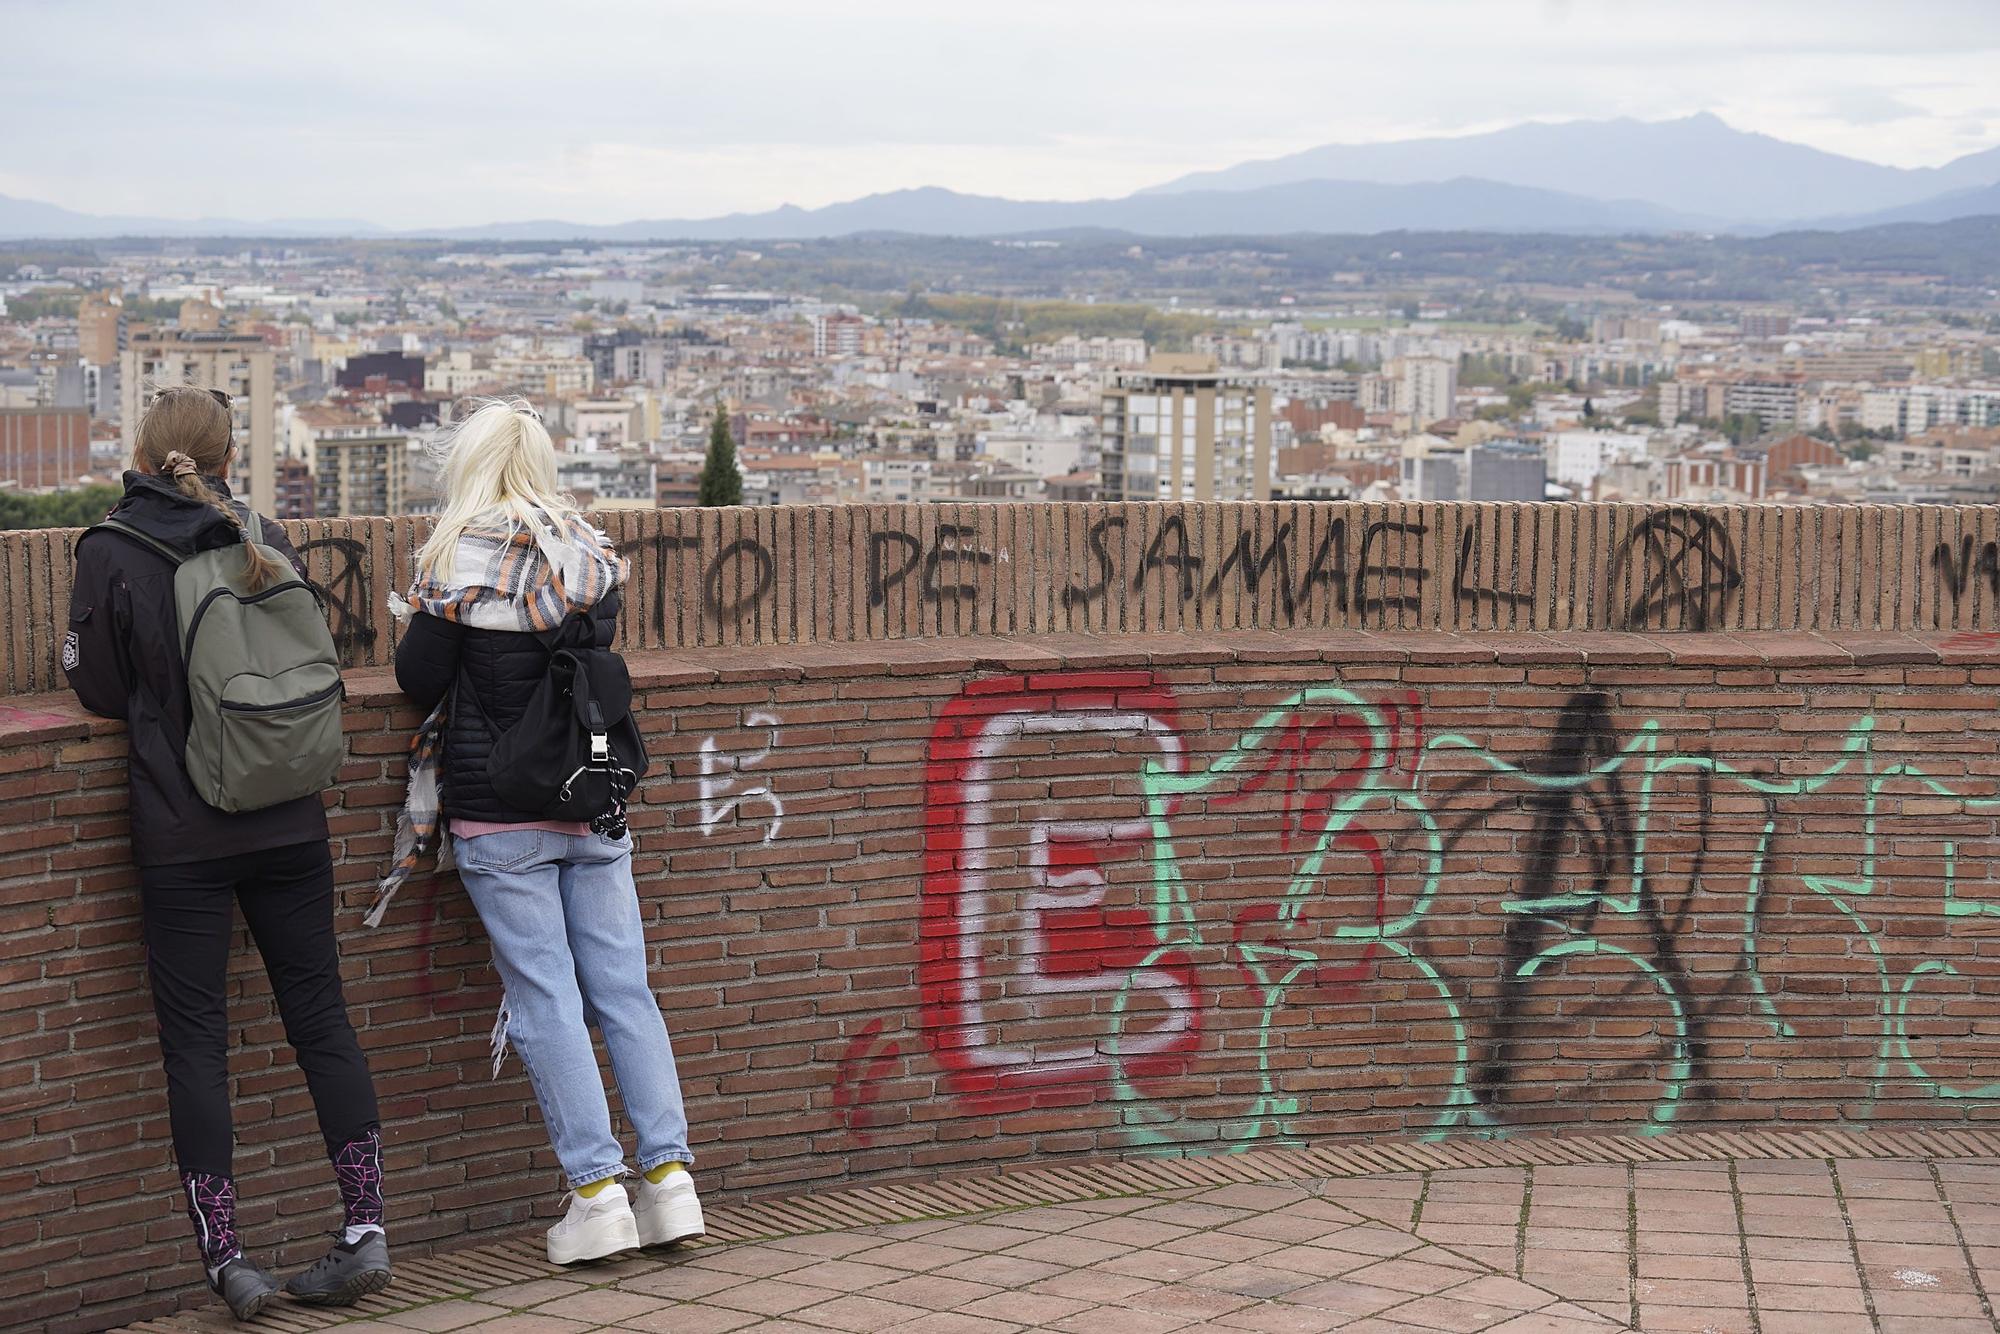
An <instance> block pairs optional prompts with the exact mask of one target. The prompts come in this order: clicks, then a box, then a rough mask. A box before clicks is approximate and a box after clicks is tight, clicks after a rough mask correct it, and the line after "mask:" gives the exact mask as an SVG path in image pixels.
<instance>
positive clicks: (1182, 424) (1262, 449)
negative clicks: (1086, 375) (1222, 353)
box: [1099, 355, 1277, 500]
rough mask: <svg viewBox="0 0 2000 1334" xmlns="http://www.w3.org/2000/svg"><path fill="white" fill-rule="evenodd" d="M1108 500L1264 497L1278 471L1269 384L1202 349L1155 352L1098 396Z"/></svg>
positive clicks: (1103, 479)
mask: <svg viewBox="0 0 2000 1334" xmlns="http://www.w3.org/2000/svg"><path fill="white" fill-rule="evenodd" d="M1100 406H1101V413H1100V418H1099V426H1100V431H1101V438H1100V440H1101V443H1100V452H1101V458H1102V462H1101V465H1100V474H1101V482H1100V485H1101V488H1102V494H1103V497H1104V499H1106V500H1268V499H1269V498H1270V497H1271V494H1272V492H1273V490H1274V489H1275V485H1276V481H1277V474H1276V470H1275V467H1274V464H1275V458H1274V456H1273V451H1272V448H1271V390H1270V388H1269V386H1267V385H1261V384H1253V383H1251V382H1248V381H1246V380H1241V379H1232V378H1229V377H1226V376H1224V375H1223V374H1222V372H1221V371H1219V370H1218V369H1217V368H1216V365H1215V362H1214V361H1212V360H1210V359H1209V358H1206V357H1188V356H1164V355H1163V356H1156V357H1154V358H1153V360H1151V361H1150V362H1148V363H1147V364H1146V367H1145V369H1143V370H1140V371H1131V372H1126V373H1124V374H1121V375H1118V376H1117V377H1116V379H1115V381H1114V383H1113V384H1112V385H1111V386H1110V387H1109V388H1107V389H1106V390H1105V391H1104V393H1103V397H1102V401H1101V405H1100Z"/></svg>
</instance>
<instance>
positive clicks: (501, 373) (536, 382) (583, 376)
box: [426, 354, 597, 400]
mask: <svg viewBox="0 0 2000 1334" xmlns="http://www.w3.org/2000/svg"><path fill="white" fill-rule="evenodd" d="M488 375H489V377H490V378H491V379H494V380H497V381H499V382H500V383H501V384H503V385H505V386H506V387H507V388H509V389H512V390H516V391H518V392H520V393H523V394H526V395H528V396H529V397H530V398H534V399H538V400H539V399H543V398H558V397H561V396H563V395H567V394H587V393H589V392H590V391H591V389H592V388H594V387H595V386H596V384H597V373H596V369H595V368H594V367H593V366H592V365H591V364H590V361H589V359H588V358H585V357H552V356H542V355H538V354H537V355H525V356H511V357H495V358H494V359H493V365H492V367H491V369H490V370H489V371H488ZM426 378H427V380H428V377H426Z"/></svg>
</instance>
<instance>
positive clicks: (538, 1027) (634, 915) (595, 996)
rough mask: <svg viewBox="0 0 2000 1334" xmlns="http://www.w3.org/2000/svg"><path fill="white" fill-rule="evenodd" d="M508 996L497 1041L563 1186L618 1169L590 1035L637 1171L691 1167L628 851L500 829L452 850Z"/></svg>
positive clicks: (620, 1158) (622, 844)
mask: <svg viewBox="0 0 2000 1334" xmlns="http://www.w3.org/2000/svg"><path fill="white" fill-rule="evenodd" d="M453 850H454V852H455V853H456V855H457V859H458V874H459V879H460V880H461V881H462V882H463V883H464V885H465V888H466V890H467V892H469V893H470V894H471V895H472V902H473V906H474V907H476V908H477V909H478V910H479V920H480V921H481V922H482V923H484V924H485V927H486V934H487V937H488V938H489V939H491V940H492V942H493V962H494V965H495V966H496V967H497V968H498V969H499V970H500V980H501V981H502V982H503V983H504V984H505V985H506V988H507V1013H508V1019H507V1037H508V1039H509V1041H510V1042H512V1044H513V1046H514V1049H515V1050H516V1051H518V1052H520V1054H521V1061H522V1063H523V1064H524V1065H526V1066H527V1067H528V1078H529V1079H530V1080H531V1081H533V1083H534V1086H535V1100H536V1101H537V1102H539V1103H540V1104H541V1106H542V1120H543V1122H544V1123H545V1124H546V1125H547V1126H548V1129H549V1142H550V1143H551V1144H553V1145H554V1146H555V1151H556V1157H557V1158H558V1159H559V1160H560V1161H561V1162H562V1169H563V1173H564V1175H566V1176H567V1177H568V1178H569V1183H570V1185H571V1186H572V1187H576V1186H587V1185H589V1184H590V1183H591V1182H593V1181H601V1180H603V1179H604V1178H605V1177H610V1176H617V1175H618V1174H619V1173H621V1172H623V1171H624V1170H625V1153H624V1150H623V1149H622V1148H620V1147H619V1144H618V1140H617V1138H616V1137H615V1136H614V1135H613V1134H612V1133H611V1106H610V1103H609V1102H608V1101H607V1100H606V1098H605V1093H604V1080H603V1079H602V1078H601V1077H600V1076H599V1074H598V1072H597V1053H596V1052H595V1051H594V1050H593V1049H592V1047H591V1042H590V1029H589V1027H588V1025H591V1024H595V1025H596V1026H597V1030H598V1032H600V1033H602V1034H603V1035H604V1045H605V1047H606V1048H608V1049H609V1051H610V1053H611V1069H612V1072H613V1073H614V1074H615V1075H616V1076H617V1077H618V1093H619V1096H620V1097H621V1098H622V1099H623V1100H624V1103H625V1115H626V1118H627V1119H628V1120H630V1121H631V1123H632V1128H633V1130H634V1131H635V1132H637V1134H638V1136H639V1170H640V1171H646V1170H649V1169H651V1168H654V1167H657V1166H659V1165H660V1164H661V1163H668V1162H680V1163H687V1162H692V1161H693V1157H692V1155H690V1154H689V1153H688V1145H687V1112H686V1110H685V1109H684V1108H683V1107H682V1105H681V1085H680V1077H679V1076H678V1075H677V1074H675V1072H674V1053H673V1048H672V1047H671V1046H670V1045H669V1044H668V1041H667V1025H666V1021H665V1020H664V1019H662V1018H661V1017H660V1003H659V1000H658V999H657V998H656V997H655V996H654V995H653V990H652V986H651V984H650V983H649V982H648V981H647V978H646V937H645V932H644V930H643V929H642V928H641V926H640V924H639V892H638V890H637V888H636V887H635V886H634V885H633V883H632V840H631V837H630V836H629V835H628V836H626V837H625V838H622V839H619V840H618V841H616V842H614V841H612V840H611V839H608V838H605V837H604V836H603V835H601V834H586V835H583V836H581V837H576V836H572V835H569V834H557V833H551V832H549V831H547V830H541V829H507V830H501V831H498V832H496V833H491V834H480V835H477V836H475V837H473V838H458V839H454V840H453Z"/></svg>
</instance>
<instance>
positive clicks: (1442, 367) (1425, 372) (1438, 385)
mask: <svg viewBox="0 0 2000 1334" xmlns="http://www.w3.org/2000/svg"><path fill="white" fill-rule="evenodd" d="M1388 370H1389V371H1390V373H1391V374H1392V375H1394V376H1395V385H1396V388H1395V401H1394V406H1393V408H1392V410H1393V411H1395V412H1397V413H1401V414H1407V415H1408V416H1409V418H1410V422H1411V424H1412V425H1413V426H1415V427H1416V428H1417V429H1419V430H1421V429H1423V428H1424V427H1426V426H1428V425H1430V424H1431V423H1432V422H1434V421H1443V420H1444V419H1445V418H1446V417H1450V416H1454V415H1455V414H1456V407H1455V404H1456V403H1457V400H1458V363H1457V362H1456V361H1451V360H1447V359H1445V358H1444V357H1403V358H1401V359H1400V360H1399V361H1398V362H1396V363H1395V364H1393V365H1391V366H1390V367H1389V368H1388Z"/></svg>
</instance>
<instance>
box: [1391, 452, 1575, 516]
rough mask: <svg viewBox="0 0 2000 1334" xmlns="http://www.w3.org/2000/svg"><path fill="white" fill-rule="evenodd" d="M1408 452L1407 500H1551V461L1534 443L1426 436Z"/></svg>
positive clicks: (1405, 495)
mask: <svg viewBox="0 0 2000 1334" xmlns="http://www.w3.org/2000/svg"><path fill="white" fill-rule="evenodd" d="M1424 439H1426V440H1427V441H1428V442H1429V447H1428V448H1419V449H1411V450H1407V451H1406V452H1405V454H1404V457H1403V498H1404V499H1405V500H1427V501H1429V500H1438V501H1449V500H1530V501H1533V500H1545V499H1547V496H1548V470H1549V465H1548V460H1547V458H1546V457H1544V455H1543V454H1542V451H1541V450H1540V449H1539V448H1537V447H1536V446H1534V445H1526V444H1521V443H1519V442H1518V441H1500V440H1495V441H1490V442H1488V443H1487V444H1483V445H1472V446H1465V445H1459V444H1454V443H1451V442H1448V441H1443V440H1437V439H1435V438H1434V437H1424Z"/></svg>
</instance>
